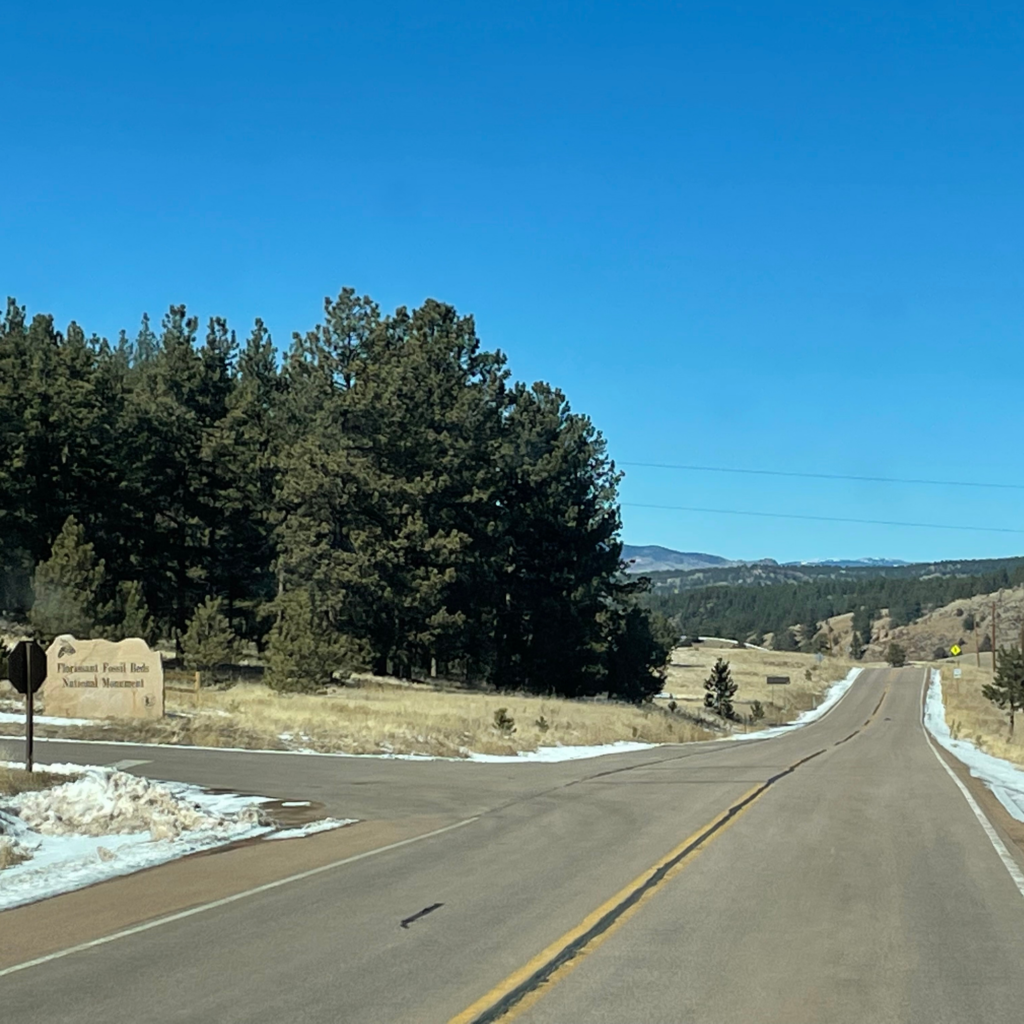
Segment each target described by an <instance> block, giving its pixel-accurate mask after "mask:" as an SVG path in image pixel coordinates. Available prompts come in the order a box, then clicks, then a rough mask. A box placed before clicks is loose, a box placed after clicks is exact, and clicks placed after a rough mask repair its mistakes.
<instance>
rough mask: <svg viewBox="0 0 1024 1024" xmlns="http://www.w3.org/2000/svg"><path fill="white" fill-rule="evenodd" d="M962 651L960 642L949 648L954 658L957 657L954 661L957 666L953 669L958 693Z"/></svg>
mask: <svg viewBox="0 0 1024 1024" xmlns="http://www.w3.org/2000/svg"><path fill="white" fill-rule="evenodd" d="M960 652H961V648H960V645H959V644H953V646H952V647H950V649H949V653H950V654H952V655H953V658H954V659H955V660H954V662H953V665H954V666H955V668H954V669H953V678H954V679H955V680H956V692H957V693H959V692H960Z"/></svg>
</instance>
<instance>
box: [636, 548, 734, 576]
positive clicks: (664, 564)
mask: <svg viewBox="0 0 1024 1024" xmlns="http://www.w3.org/2000/svg"><path fill="white" fill-rule="evenodd" d="M622 558H623V561H625V562H627V563H629V568H628V569H627V570H626V571H627V572H633V573H639V572H665V571H666V570H668V569H681V570H683V571H684V572H685V571H688V570H690V569H712V568H718V567H721V566H729V565H735V564H736V563H735V562H731V561H729V559H728V558H722V557H721V556H720V555H707V554H704V553H703V552H700V551H673V550H672V549H671V548H663V547H661V546H660V545H658V544H646V545H636V544H623V545H622Z"/></svg>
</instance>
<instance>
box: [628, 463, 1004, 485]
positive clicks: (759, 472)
mask: <svg viewBox="0 0 1024 1024" xmlns="http://www.w3.org/2000/svg"><path fill="white" fill-rule="evenodd" d="M616 465H618V466H636V467H642V468H646V469H682V470H687V471H690V472H694V473H740V474H746V475H750V476H785V477H800V478H802V479H805V480H849V481H854V482H857V483H875V484H917V485H927V486H931V487H985V488H989V489H995V490H1005V491H1024V484H1013V483H994V482H991V481H980V480H927V479H916V478H913V477H898V476H856V475H854V474H852V473H805V472H801V471H799V470H789V469H751V468H745V467H738V466H691V465H685V464H681V463H674V462H633V461H628V462H626V461H622V462H620V461H616Z"/></svg>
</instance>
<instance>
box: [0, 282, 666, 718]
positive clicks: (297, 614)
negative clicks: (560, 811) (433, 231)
mask: <svg viewBox="0 0 1024 1024" xmlns="http://www.w3.org/2000/svg"><path fill="white" fill-rule="evenodd" d="M618 483H619V474H618V473H617V472H616V470H615V467H614V464H613V463H612V462H611V460H610V459H609V457H608V454H607V451H606V446H605V442H604V439H603V437H602V436H601V434H600V432H599V431H598V430H597V429H596V428H595V427H594V425H593V423H592V422H591V421H590V419H589V418H588V417H587V416H585V415H582V414H580V413H577V412H574V411H573V410H572V409H571V407H570V405H569V402H568V401H567V399H566V397H565V396H564V395H563V394H562V393H561V392H560V391H558V390H557V389H556V388H554V387H552V386H550V385H549V384H545V383H537V384H533V385H529V386H528V385H526V384H523V383H520V382H516V381H513V380H511V378H510V374H509V371H508V369H507V366H506V360H505V357H504V355H503V354H502V353H501V352H491V351H487V350H485V349H484V348H483V347H482V346H481V343H480V341H479V339H478V337H477V334H476V330H475V325H474V322H473V319H472V317H470V316H462V315H460V314H459V313H458V312H457V311H456V310H455V309H454V308H453V307H452V306H449V305H446V304H443V303H440V302H436V301H434V300H428V301H427V302H425V303H424V304H423V306H421V307H420V308H418V309H414V310H411V311H410V310H407V309H406V308H404V307H400V308H399V309H397V310H396V311H395V312H394V313H392V314H383V313H382V312H381V310H380V309H379V307H378V306H377V305H376V304H375V303H374V302H373V301H372V300H371V299H370V298H368V297H360V296H358V295H356V293H355V292H354V291H353V290H352V289H344V290H342V292H341V293H340V295H339V296H338V297H337V298H336V299H333V300H325V304H324V317H323V320H322V322H321V323H319V324H317V325H316V326H315V327H313V328H312V329H311V330H308V331H306V332H304V333H296V334H295V335H293V338H292V341H291V344H290V346H289V348H288V350H287V351H286V352H285V353H284V355H283V358H282V357H280V356H279V354H278V351H277V349H276V348H275V345H274V343H273V341H272V339H271V337H270V335H269V334H268V332H267V329H266V327H265V325H264V324H263V323H262V322H261V321H260V320H256V322H255V323H254V325H253V327H252V330H251V331H250V332H249V334H248V337H246V338H245V339H244V340H242V341H239V340H238V339H237V337H236V335H235V332H234V331H233V330H232V329H231V328H230V327H229V325H228V324H227V322H226V321H225V320H223V319H221V318H217V317H215V318H212V319H211V320H210V321H209V323H208V325H207V327H206V330H205V333H204V334H201V333H200V324H199V322H198V320H197V318H196V317H194V316H192V315H190V314H189V313H188V311H187V310H186V308H185V307H184V306H172V307H171V308H170V310H169V311H168V313H167V314H166V316H165V317H164V318H163V321H162V323H161V325H160V328H159V331H155V330H154V329H153V327H152V325H151V324H150V322H149V320H148V318H145V317H144V318H143V321H142V326H141V328H140V330H139V331H138V333H137V334H136V335H135V337H129V336H128V335H127V334H126V333H125V332H122V333H121V335H120V337H119V338H117V339H116V340H115V341H114V342H109V341H108V340H107V339H104V338H99V337H96V336H87V335H86V333H85V331H84V330H83V329H82V328H81V327H80V326H79V325H78V324H77V323H71V324H70V325H69V326H68V328H67V330H66V331H63V332H62V331H59V330H58V329H57V327H56V325H55V324H54V321H53V318H52V317H50V316H47V315H43V314H38V315H36V316H34V317H32V318H31V319H28V317H27V315H26V311H25V309H24V307H21V306H19V305H18V304H17V303H16V302H15V301H14V300H13V299H10V300H8V304H7V309H6V314H5V316H4V319H3V322H2V325H0V612H2V613H3V614H5V615H7V616H9V617H12V618H16V619H19V620H24V619H25V618H26V617H28V620H29V621H30V622H31V623H32V625H33V627H34V629H35V631H36V633H37V634H38V635H40V636H41V637H43V638H47V637H51V636H53V635H54V634H56V633H57V632H63V631H72V630H73V631H75V632H77V633H78V634H79V635H82V636H87V635H105V636H119V635H126V634H133V635H145V636H147V637H148V638H149V639H154V638H156V637H160V638H165V639H169V640H173V641H174V642H175V643H176V644H177V645H178V648H179V650H182V639H183V638H186V637H188V638H190V641H191V642H192V644H193V646H195V647H196V649H197V650H199V649H202V650H207V649H209V650H217V649H219V648H218V647H217V645H218V644H220V645H223V644H225V643H228V644H229V647H230V643H233V642H234V641H233V639H232V638H233V637H237V638H238V640H239V641H240V642H242V643H245V644H248V645H250V646H252V645H255V647H256V648H257V649H258V650H259V651H260V652H262V654H263V656H264V658H265V660H266V662H267V664H268V666H269V674H268V677H269V681H271V682H272V683H273V684H275V685H277V686H279V687H282V688H293V689H294V688H306V687H311V686H316V685H320V684H324V683H327V682H330V681H331V680H337V679H339V678H343V677H344V674H345V673H346V672H348V671H350V670H352V669H355V668H370V669H372V670H374V671H376V672H380V673H383V672H390V673H393V674H396V675H399V676H405V677H409V676H415V675H424V674H427V673H429V672H431V671H432V670H436V671H438V672H439V673H444V674H448V675H453V676H457V677H460V678H464V679H467V680H470V681H479V682H483V683H487V684H490V685H493V686H496V687H498V688H501V689H509V690H512V689H517V690H524V691H529V692H536V693H558V694H562V695H568V696H585V695H592V694H603V693H607V694H609V695H610V696H613V697H618V698H622V699H626V700H633V701H636V700H640V699H642V698H643V697H644V696H646V695H647V694H649V693H651V692H654V691H656V690H657V689H658V688H659V686H660V669H661V667H662V666H663V664H664V662H665V659H666V656H667V652H668V649H669V646H670V640H671V632H670V631H666V625H665V623H664V622H663V621H662V620H661V619H660V618H659V617H658V616H657V615H653V614H652V613H651V611H650V610H649V609H647V608H646V607H644V606H642V605H641V603H640V596H641V593H642V591H643V590H644V587H645V583H644V582H643V581H640V580H636V579H628V578H627V577H625V576H624V575H623V574H622V573H621V571H620V569H621V543H620V541H619V531H620V518H619V506H618V498H617V487H618ZM197 616H198V618H197ZM220 623H227V629H226V630H225V628H224V627H223V626H222V625H217V624H220ZM214 626H217V629H219V630H220V634H225V633H229V634H230V636H225V635H218V634H217V632H216V630H214ZM211 630H213V632H211ZM207 658H209V656H207ZM198 663H199V662H197V664H198Z"/></svg>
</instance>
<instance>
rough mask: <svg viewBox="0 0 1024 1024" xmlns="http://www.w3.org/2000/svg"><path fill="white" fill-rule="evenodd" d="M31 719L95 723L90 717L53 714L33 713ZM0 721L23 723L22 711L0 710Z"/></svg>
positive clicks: (40, 723) (44, 722) (63, 722)
mask: <svg viewBox="0 0 1024 1024" xmlns="http://www.w3.org/2000/svg"><path fill="white" fill-rule="evenodd" d="M32 721H33V722H35V724H36V725H95V724H96V723H95V722H94V721H93V720H92V719H91V718H55V717H54V716H53V715H33V716H32ZM0 723H3V724H4V725H8V724H17V725H24V724H25V715H24V713H17V712H14V713H12V712H10V711H0Z"/></svg>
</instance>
